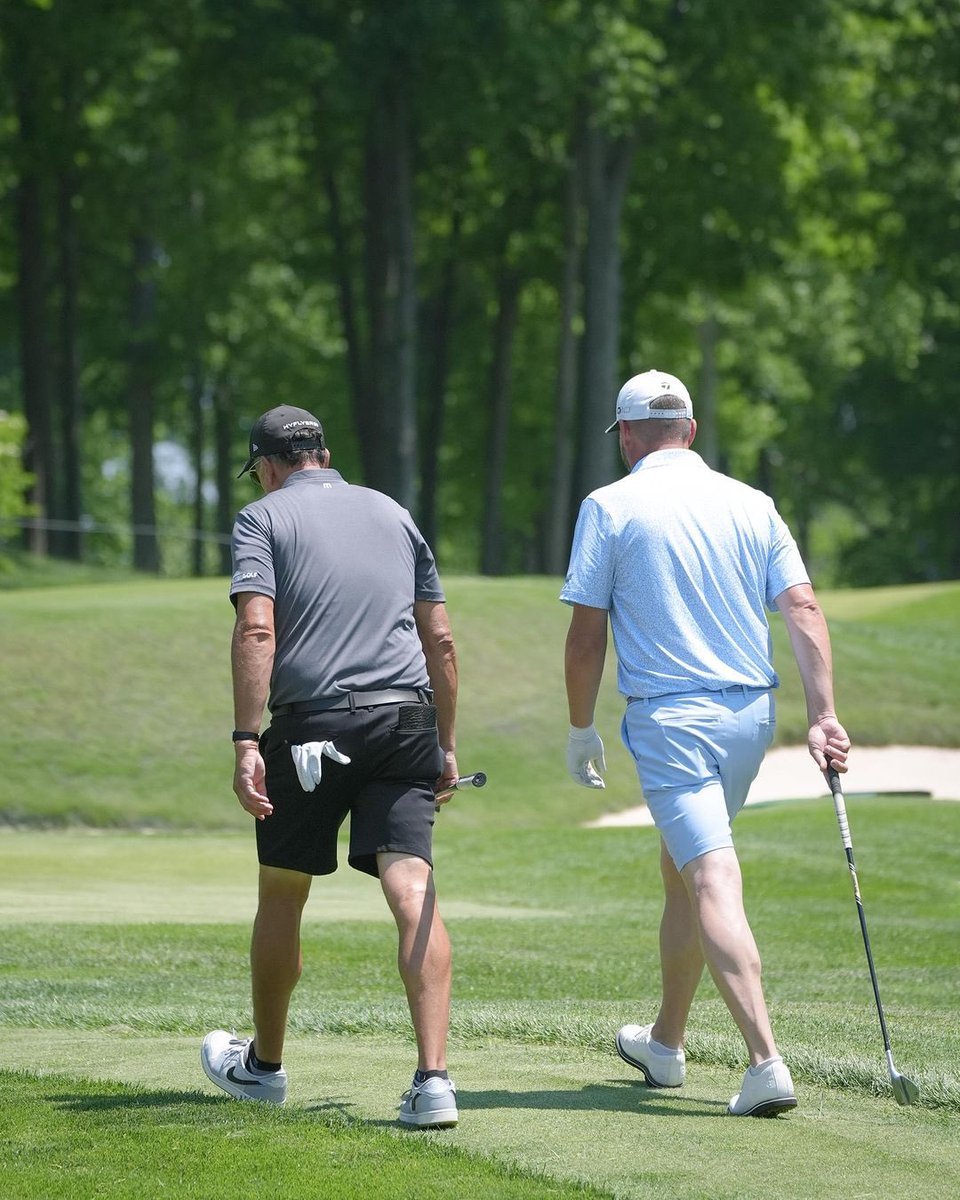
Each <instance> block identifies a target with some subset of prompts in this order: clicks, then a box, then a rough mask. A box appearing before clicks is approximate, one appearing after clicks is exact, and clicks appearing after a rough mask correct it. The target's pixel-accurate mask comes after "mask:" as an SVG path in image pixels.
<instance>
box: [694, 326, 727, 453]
mask: <svg viewBox="0 0 960 1200" xmlns="http://www.w3.org/2000/svg"><path fill="white" fill-rule="evenodd" d="M719 331H720V327H719V325H718V324H717V318H716V316H715V315H714V313H713V311H712V309H710V310H708V315H707V316H706V317H705V318H704V320H702V321H701V322H700V324H699V325H698V326H697V342H698V343H699V346H700V387H699V389H698V391H697V395H696V398H695V401H694V408H693V411H694V414H695V416H696V418H697V444H696V446H695V447H694V449H696V450H697V451H699V453H700V455H701V456H702V457H703V459H704V461H705V462H706V463H707V465H708V466H711V467H714V468H717V467H718V466H719V463H720V436H719V430H718V429H717V338H718V336H719Z"/></svg>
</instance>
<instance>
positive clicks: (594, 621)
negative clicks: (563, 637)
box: [564, 606, 607, 729]
mask: <svg viewBox="0 0 960 1200" xmlns="http://www.w3.org/2000/svg"><path fill="white" fill-rule="evenodd" d="M606 654H607V614H606V612H604V611H603V610H601V609H585V608H582V607H579V606H576V607H575V608H574V612H573V617H572V619H571V622H570V629H569V630H568V632H567V641H566V646H565V649H564V678H565V681H566V687H567V705H568V708H569V713H570V724H571V725H574V726H576V727H577V728H579V729H585V728H586V727H587V726H588V725H592V724H593V718H594V712H595V710H596V705H597V695H598V694H599V692H600V681H601V680H602V678H603V666H604V662H605V660H606Z"/></svg>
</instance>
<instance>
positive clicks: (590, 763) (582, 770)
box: [567, 725, 607, 788]
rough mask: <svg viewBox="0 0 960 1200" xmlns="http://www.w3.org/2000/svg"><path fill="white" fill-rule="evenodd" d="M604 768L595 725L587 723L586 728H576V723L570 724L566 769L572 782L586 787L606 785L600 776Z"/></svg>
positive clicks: (604, 761)
mask: <svg viewBox="0 0 960 1200" xmlns="http://www.w3.org/2000/svg"><path fill="white" fill-rule="evenodd" d="M606 769H607V763H606V760H605V759H604V757H603V742H602V741H601V740H600V734H599V733H597V729H596V726H595V725H588V726H587V728H586V729H578V728H577V726H576V725H571V726H570V736H569V738H568V739H567V770H568V771H569V772H570V777H571V778H572V779H573V781H574V783H579V784H580V786H581V787H588V788H602V787H606V786H607V785H606V784H605V783H604V782H603V780H602V779H601V778H600V775H601V774H602V773H603V772H604V771H605V770H606Z"/></svg>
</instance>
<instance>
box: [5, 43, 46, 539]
mask: <svg viewBox="0 0 960 1200" xmlns="http://www.w3.org/2000/svg"><path fill="white" fill-rule="evenodd" d="M20 67H21V69H20V70H18V71H17V78H16V80H15V93H16V108H17V117H18V121H19V151H20V157H21V170H20V180H19V185H18V187H17V196H16V232H17V260H18V276H17V308H18V315H19V325H20V331H19V337H20V369H21V372H22V378H23V384H22V389H23V408H24V414H25V416H26V418H27V425H28V431H27V438H26V442H25V445H24V466H25V467H26V469H27V470H28V471H30V472H31V473H32V475H33V483H32V485H31V487H30V490H29V494H28V499H29V501H30V504H31V505H32V506H33V510H34V516H35V517H37V518H38V520H37V521H36V523H34V524H32V525H31V526H29V527H28V530H27V534H26V542H27V546H28V548H29V549H30V551H31V552H32V553H34V554H38V555H45V554H46V553H47V548H48V544H49V543H48V538H47V529H46V524H45V521H46V518H47V515H48V507H49V503H50V490H51V488H52V486H53V481H54V478H55V471H54V456H53V455H54V452H53V411H52V407H53V406H52V398H51V392H52V388H51V381H50V377H49V374H48V371H49V361H50V360H49V343H48V334H47V303H46V302H47V296H46V273H45V272H46V267H45V254H44V247H43V215H42V201H43V196H42V187H41V180H40V173H39V169H38V167H37V164H36V156H37V152H38V148H39V129H38V125H39V121H38V115H37V109H38V97H37V94H36V90H35V83H34V80H33V78H32V72H31V70H30V69H29V64H28V63H24V64H20Z"/></svg>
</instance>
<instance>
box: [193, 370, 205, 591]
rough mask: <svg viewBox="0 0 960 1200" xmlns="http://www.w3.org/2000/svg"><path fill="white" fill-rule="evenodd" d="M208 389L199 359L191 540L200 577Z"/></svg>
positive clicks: (195, 378) (195, 570)
mask: <svg viewBox="0 0 960 1200" xmlns="http://www.w3.org/2000/svg"><path fill="white" fill-rule="evenodd" d="M205 404H206V393H205V389H204V383H203V367H202V366H201V365H200V362H199V361H196V362H195V363H194V366H193V375H192V380H191V387H190V418H191V419H190V457H191V460H192V464H193V477H194V488H193V535H194V536H193V542H192V544H191V555H190V569H191V572H192V574H193V575H194V576H195V577H196V578H200V576H202V575H205V574H206V552H205V551H206V548H205V546H204V540H203V527H204V524H205V518H206V506H205V504H204V502H203V484H204V465H203V451H204V443H205V440H206V421H205V419H204V416H205V414H204V407H205Z"/></svg>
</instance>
